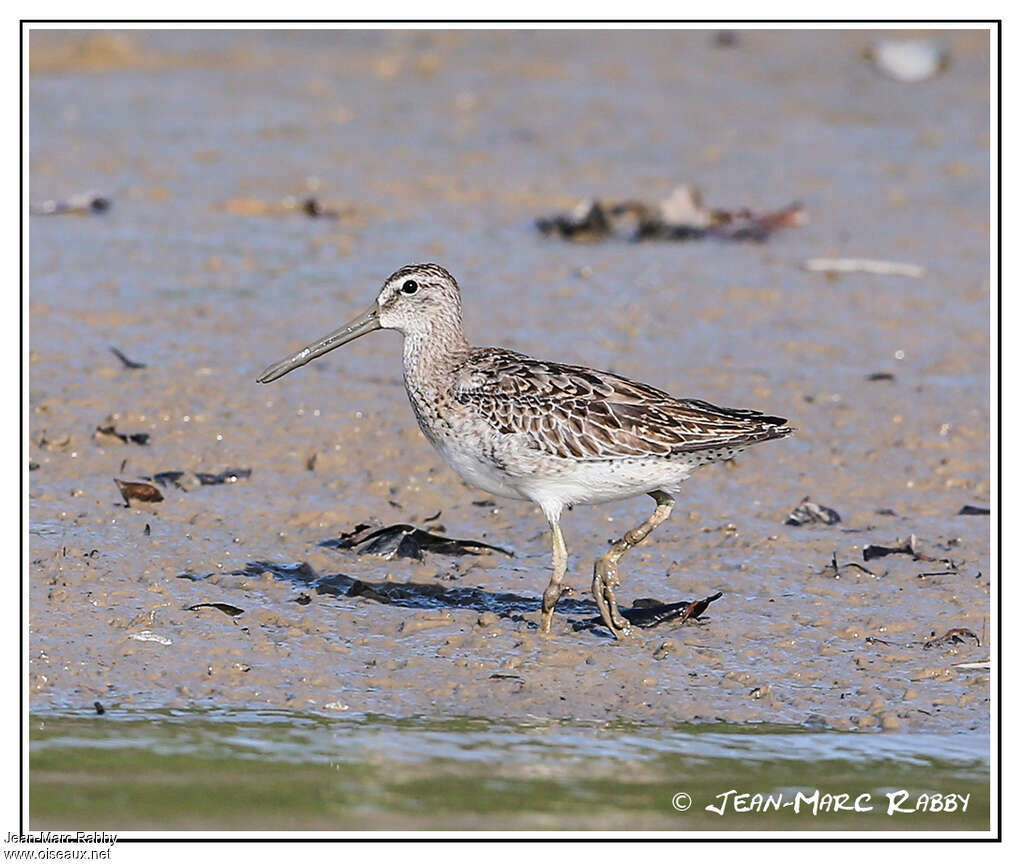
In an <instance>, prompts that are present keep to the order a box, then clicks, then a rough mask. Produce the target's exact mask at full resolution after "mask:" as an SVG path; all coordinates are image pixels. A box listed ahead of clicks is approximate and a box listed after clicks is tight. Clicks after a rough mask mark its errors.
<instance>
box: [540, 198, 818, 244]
mask: <svg viewBox="0 0 1024 865" xmlns="http://www.w3.org/2000/svg"><path fill="white" fill-rule="evenodd" d="M805 223H806V214H805V212H804V208H803V205H802V204H800V203H799V202H794V203H792V204H788V205H786V206H785V207H783V208H781V209H779V210H774V211H767V212H764V213H755V212H753V211H751V210H749V209H748V208H745V207H743V208H737V209H734V210H725V209H721V208H707V207H705V206H704V204H703V202H702V199H701V193H700V190H699V189H697V187H695V186H689V185H682V186H679V187H677V188H676V189H675V190H673V192H672V194H671V195H669V197H668V198H666V199H665V200H664V201H661V202H659V203H657V204H654V205H651V204H647V203H645V202H643V201H637V200H627V201H620V202H602V201H598V200H592V199H587V200H584V201H581V202H580V203H579V204H577V205H576V207H575V208H574V209H573V211H572V213H568V214H564V213H562V214H555V215H554V216H550V217H541V218H539V219H537V220H536V225H537V228H538V229H539V230H540V231H541V233H543V234H549V235H556V236H558V237H561V238H562V239H564V240H572V241H583V242H594V241H599V240H606V239H608V238H612V237H620V238H624V239H628V240H631V241H646V240H698V239H701V238H705V237H711V238H718V239H720V240H732V241H753V242H756V243H763V242H764V241H766V240H767V239H768V238H769V237H770V236H771V235H772V234H773V233H774V232H775V231H777V230H778V229H780V228H795V227H797V226H800V225H804V224H805Z"/></svg>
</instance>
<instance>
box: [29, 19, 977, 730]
mask: <svg viewBox="0 0 1024 865" xmlns="http://www.w3.org/2000/svg"><path fill="white" fill-rule="evenodd" d="M739 37H740V38H739V39H738V41H737V42H736V43H735V45H733V46H732V47H729V48H728V50H724V49H722V48H719V47H716V44H715V42H714V40H712V39H710V38H709V34H706V33H667V32H658V33H641V32H631V33H618V34H616V33H605V32H601V33H591V34H587V35H585V36H581V35H579V34H573V33H568V32H550V33H533V32H525V31H523V32H513V31H508V32H500V33H493V32H475V33H474V32H463V33H445V32H422V33H412V32H407V33H402V32H399V33H386V32H374V33H326V32H323V33H312V34H303V33H292V32H288V33H270V32H246V33H236V34H232V33H227V32H219V33H186V32H180V33H160V34H145V33H135V32H133V33H125V34H123V35H117V36H110V35H105V34H102V33H96V34H91V35H89V34H86V35H83V34H81V33H78V34H76V33H73V32H62V33H57V34H35V35H34V36H33V42H32V77H31V85H30V86H31V97H32V98H31V130H32V139H31V152H30V154H29V155H30V165H31V187H32V188H31V198H32V200H33V201H67V200H70V197H71V196H72V195H74V194H75V193H76V191H77V190H82V189H94V188H95V189H102V190H104V195H105V196H108V197H109V199H110V200H111V201H114V202H116V204H115V205H114V206H112V207H110V208H108V209H105V210H104V211H103V212H90V213H89V214H88V215H87V216H81V217H77V218H76V217H74V216H71V215H68V216H67V217H65V218H60V219H50V218H44V217H31V223H30V231H31V249H30V260H29V262H28V266H29V272H30V278H31V287H30V294H29V297H28V304H29V312H30V335H29V337H30V358H29V360H30V392H29V413H30V414H29V424H30V437H29V443H28V448H27V450H28V454H27V456H28V458H29V459H30V460H31V463H32V466H31V467H32V469H33V470H32V471H31V473H30V474H29V475H28V477H29V483H30V490H29V542H30V562H31V565H30V571H29V575H28V579H29V585H28V592H29V603H30V631H29V646H28V651H29V662H28V675H29V679H30V681H29V688H30V701H31V707H32V709H33V710H34V711H45V712H59V711H62V710H69V709H88V711H89V712H93V708H92V707H93V706H94V704H95V703H97V702H98V703H100V704H101V705H102V706H103V707H105V709H106V711H107V712H108V715H109V714H111V713H112V712H113V711H115V710H135V709H139V710H142V709H204V708H230V707H237V708H243V709H253V710H262V709H272V710H282V711H294V712H303V713H313V714H329V715H335V716H344V717H348V716H352V717H362V716H363V715H365V714H366V713H376V714H377V715H387V716H391V717H405V716H412V715H419V716H427V717H448V716H474V717H486V718H503V719H517V718H528V717H529V718H538V717H539V718H544V719H576V720H585V721H602V722H603V721H609V720H615V719H623V720H627V721H637V722H644V723H653V724H669V723H676V722H691V721H698V722H721V721H726V722H770V723H780V724H796V725H803V726H804V727H808V728H810V729H836V730H874V731H896V730H900V731H904V732H925V731H930V732H935V733H960V732H964V731H983V730H985V729H987V726H988V722H989V696H990V681H989V675H988V671H987V668H986V667H985V666H984V664H983V662H984V661H986V660H987V659H988V658H989V654H990V637H991V633H990V615H991V603H992V597H991V592H990V582H989V580H990V566H991V558H990V521H989V517H988V516H987V513H988V511H987V508H988V503H989V494H990V464H989V453H990V438H989V425H990V413H989V396H990V392H989V339H990V335H989V304H990V297H989V290H988V279H989V261H988V253H989V222H988V213H989V201H988V178H989V162H988V148H989V140H988V128H989V126H988V123H989V108H988V53H987V43H986V41H985V38H984V36H983V35H981V34H971V33H951V34H949V38H948V40H947V44H948V48H949V51H950V52H951V56H952V58H953V59H952V63H951V65H950V66H949V68H948V69H946V70H945V71H944V73H943V74H942V75H940V76H938V77H936V78H934V79H931V80H927V81H923V82H919V83H906V82H902V81H895V80H891V79H890V78H887V77H885V76H883V75H880V74H878V72H877V70H875V69H874V68H873V66H872V65H871V63H870V62H869V61H867V60H865V58H864V56H863V52H864V48H865V46H867V45H870V44H872V43H873V42H875V41H877V40H878V38H880V34H872V33H868V32H857V33H838V32H828V33H819V34H815V33H810V32H793V33H783V32H767V31H765V32H756V33H747V32H743V33H741V34H739ZM666 106H668V107H669V108H671V110H666ZM684 181H693V182H699V183H700V185H701V186H702V187H703V188H706V189H708V190H714V192H715V200H716V201H725V202H743V203H746V204H748V205H749V206H750V207H751V208H752V209H753V210H754V211H755V212H763V211H766V210H769V209H770V208H771V207H773V206H777V204H778V203H779V202H780V201H789V200H793V199H799V200H800V201H801V202H803V206H804V208H805V211H806V213H807V217H808V219H807V223H806V225H804V226H802V227H800V228H799V230H793V231H789V230H786V231H779V232H777V233H775V234H773V235H772V237H771V239H770V240H769V241H768V242H767V243H764V244H725V243H714V242H707V243H693V244H691V243H680V244H675V243H647V244H634V243H605V244H592V245H579V244H570V243H561V242H556V241H554V240H552V239H550V238H545V237H543V236H541V235H540V233H539V232H538V231H537V229H536V227H535V225H534V222H533V221H534V219H535V218H536V217H537V215H538V214H543V213H555V212H560V211H565V210H567V209H570V208H571V207H572V206H573V203H574V202H575V201H578V200H579V199H580V198H589V197H595V196H607V197H609V198H610V199H612V200H624V199H626V198H630V197H640V198H643V199H645V200H658V197H659V196H660V195H663V194H664V192H665V190H667V189H672V188H674V187H675V186H676V185H678V184H679V183H681V182H684ZM286 198H289V200H294V202H297V204H296V206H295V207H294V208H292V209H291V210H287V209H282V210H281V212H278V211H277V210H276V209H275V208H263V209H262V210H261V209H259V208H255V209H254V208H252V207H250V208H248V209H247V208H245V207H240V206H235V207H231V208H226V207H225V206H224V202H231V201H235V202H238V201H241V200H249V201H258V202H264V203H265V202H279V201H282V200H284V199H286ZM309 200H314V201H315V202H317V205H316V207H313V208H312V209H313V210H314V213H309V210H310V208H305V212H306V214H307V215H309V216H315V215H320V213H322V212H323V211H325V210H326V211H330V213H331V218H325V219H320V218H315V219H314V218H300V217H301V216H302V214H303V209H304V207H303V204H302V202H305V201H309ZM320 202H326V204H320ZM256 211H259V212H256ZM296 214H297V216H296ZM821 257H827V258H870V259H878V260H886V261H898V262H910V263H913V264H915V265H919V266H921V267H923V268H924V269H925V271H924V276H922V277H921V278H917V279H907V278H905V277H901V276H899V275H892V274H885V273H868V272H844V273H823V272H813V271H808V270H805V269H804V268H803V263H804V262H805V261H808V260H811V259H815V258H821ZM422 260H436V261H438V262H440V263H442V264H444V265H445V266H446V267H448V268H449V269H450V270H451V271H452V272H453V273H454V274H455V275H456V277H457V278H458V279H459V280H460V282H461V284H462V287H463V297H464V306H465V316H466V321H467V328H468V331H469V335H470V338H471V339H472V340H474V342H476V343H477V344H481V345H504V346H508V347H510V348H514V349H517V350H520V351H524V352H527V353H530V354H534V355H538V356H541V357H549V358H551V359H555V360H560V361H566V362H572V363H582V364H587V365H590V366H594V367H597V368H601V369H609V370H613V371H615V372H618V373H621V374H624V375H627V376H630V377H634V378H638V379H641V380H643V381H647V382H650V383H651V384H654V385H656V386H658V387H661V388H663V389H665V390H667V391H670V392H672V393H675V394H678V395H680V396H685V397H693V398H701V399H706V400H709V401H711V402H715V403H718V404H722V405H728V406H746V407H751V408H756V409H761V410H764V411H768V412H771V413H772V414H778V415H781V416H785V417H788V418H789V419H790V422H791V423H792V424H793V425H794V426H795V427H796V428H797V433H796V435H794V436H792V437H791V438H789V439H786V440H785V441H780V442H772V443H768V444H765V445H762V446H759V447H756V448H753V449H751V450H750V451H748V452H746V453H743V454H741V455H740V456H739V457H738V458H736V460H735V461H733V462H731V463H729V464H723V465H717V466H713V467H710V468H704V469H702V470H700V471H698V472H697V473H696V474H695V475H694V476H693V477H692V478H691V480H690V481H688V482H687V485H686V486H685V488H684V490H683V492H682V494H681V495H680V496H679V504H678V506H677V509H676V512H675V515H674V516H673V519H672V520H671V521H669V522H668V523H666V524H665V525H664V526H662V527H661V528H660V529H659V530H658V531H657V532H655V533H654V534H653V536H652V537H651V538H650V539H649V540H648V541H647V542H646V543H645V544H643V545H642V546H640V547H638V548H637V549H635V550H633V551H631V552H630V553H629V554H628V555H627V556H626V557H625V558H624V559H623V561H622V564H621V566H620V572H621V574H622V579H623V585H622V588H621V589H620V590H619V596H620V598H622V599H624V600H625V601H626V602H628V601H629V600H631V599H634V598H637V599H641V600H642V599H658V600H660V601H661V602H664V603H667V604H676V603H679V602H686V603H687V604H689V603H691V602H692V601H693V600H694V599H705V600H707V599H710V598H711V597H713V596H715V595H717V594H718V593H719V592H720V593H722V594H721V597H720V598H718V599H717V600H714V603H711V604H710V605H709V606H707V608H706V609H705V610H703V611H702V612H700V613H699V614H696V616H695V617H691V618H690V620H689V621H682V622H680V621H679V620H678V619H671V618H670V619H669V620H667V621H663V622H661V623H658V624H656V625H655V626H654V627H650V628H636V629H634V630H635V631H636V633H635V635H634V637H633V639H632V640H630V641H628V642H625V643H623V644H617V643H615V642H614V641H612V640H611V639H610V637H609V636H608V634H607V632H605V631H604V630H603V629H602V628H599V627H594V628H582V629H579V630H576V629H574V623H578V622H579V621H585V620H586V619H588V618H590V617H592V616H593V615H594V605H593V603H592V601H591V599H590V595H589V586H590V582H591V576H592V566H593V560H594V558H596V557H597V556H598V555H600V554H601V553H602V552H603V551H604V550H605V549H606V548H607V544H608V542H609V541H611V540H614V539H615V538H618V537H621V536H622V534H623V533H624V532H625V531H627V530H628V529H630V528H632V527H633V526H635V525H637V524H639V523H640V522H641V521H642V520H643V519H645V518H646V517H647V516H648V512H647V508H648V504H649V503H647V500H646V499H641V500H634V501H626V502H618V503H613V504H610V505H606V506H601V507H592V508H583V507H581V508H578V509H576V510H575V511H573V512H572V513H570V514H566V516H565V518H564V521H563V530H564V532H565V536H566V541H567V544H568V547H569V552H570V571H569V575H568V577H567V584H568V585H569V586H571V587H572V588H573V589H574V590H575V592H574V594H572V595H570V596H568V597H566V598H564V599H563V600H562V601H561V603H560V604H559V608H558V612H557V613H556V615H555V627H554V633H553V634H552V635H550V636H545V635H542V634H540V633H539V632H538V629H537V625H538V622H539V608H540V599H541V593H542V592H543V590H544V587H545V585H546V584H547V580H548V570H549V540H548V538H547V534H546V523H545V521H544V518H543V516H542V515H541V513H540V512H539V510H538V509H536V508H535V507H533V506H532V505H530V504H529V503H523V502H516V501H504V500H499V499H494V500H489V499H486V498H484V497H483V494H481V493H480V491H478V490H474V489H471V488H469V487H467V486H466V485H464V484H463V483H462V482H461V481H460V480H459V479H458V477H457V476H456V475H454V474H453V473H452V472H451V471H450V470H449V469H448V468H447V467H446V466H445V465H444V464H443V462H442V460H441V458H440V457H439V456H438V455H437V454H436V453H434V452H433V451H432V449H431V448H430V446H429V445H428V443H427V442H426V441H425V440H424V439H423V437H422V436H421V434H420V433H419V431H418V430H417V428H416V425H415V422H414V420H413V418H412V414H411V411H410V410H409V406H408V403H407V401H406V397H405V393H404V390H403V386H402V382H401V366H400V364H401V352H400V341H399V339H398V338H397V337H396V336H395V335H394V334H389V333H383V334H375V335H372V336H370V337H367V338H365V339H362V340H360V341H359V342H356V343H353V344H352V345H350V346H346V347H345V348H344V349H343V350H339V351H338V352H335V353H333V354H331V355H330V356H328V357H325V358H322V359H320V360H318V361H317V362H315V363H314V364H311V365H310V366H308V367H306V368H304V369H303V370H301V371H299V372H297V373H295V374H293V375H290V376H288V377H287V378H286V379H283V380H281V381H280V382H275V383H273V384H272V385H260V384H257V383H256V381H255V378H256V376H257V375H258V374H259V372H260V370H261V369H263V368H264V367H265V366H266V364H267V363H268V362H270V361H271V360H273V359H274V358H276V357H279V356H282V355H283V354H284V353H285V352H286V351H288V350H289V349H291V348H292V347H294V346H295V345H298V344H303V343H305V342H307V341H308V340H310V339H313V338H315V337H317V336H319V335H320V334H322V333H323V332H325V331H326V330H327V329H329V328H330V327H333V326H334V325H335V324H337V323H339V322H341V321H343V320H346V319H348V318H350V317H351V315H353V314H354V313H355V312H358V311H359V310H361V309H363V308H364V307H365V305H366V304H367V303H368V302H369V301H370V299H371V298H372V297H373V295H374V293H375V291H376V290H377V288H378V286H379V284H380V282H381V280H382V279H383V278H384V277H386V276H387V274H389V273H390V272H391V271H392V270H394V269H395V268H396V267H397V266H399V265H402V264H405V263H407V262H411V261H422ZM111 346H117V349H116V351H115V350H112V349H111ZM877 373H885V374H887V375H885V376H884V377H877V376H876V375H875V374H877ZM104 418H106V419H107V420H103V419H104ZM98 427H102V429H103V430H104V431H103V432H100V433H98ZM139 435H144V436H147V437H148V438H146V439H145V441H144V442H143V441H134V443H133V441H132V440H123V439H125V438H127V437H131V436H139ZM237 467H245V470H246V471H251V474H248V475H246V476H243V475H242V471H241V470H240V469H239V468H237ZM171 474H173V475H174V477H171ZM112 478H117V479H118V487H115V486H114V485H113V484H112V483H111V479H112ZM204 479H205V480H204ZM132 484H134V485H147V486H149V488H150V489H152V490H153V491H154V492H156V493H157V495H156V496H154V495H152V493H143V492H142V491H141V490H139V489H138V486H136V487H131V486H128V485H132ZM119 489H120V491H119ZM126 490H127V492H126ZM133 490H134V492H133ZM122 493H123V497H122ZM796 503H801V505H802V506H803V510H802V511H799V513H798V512H797V511H794V505H795V504H796ZM807 503H810V504H814V503H821V504H820V505H815V507H814V508H811V507H810V504H807ZM965 505H969V506H970V507H971V508H972V510H967V509H966V508H965ZM798 507H799V506H798ZM830 513H835V514H837V515H841V520H839V521H836V520H833V519H831V517H829V516H828V515H829V514H830ZM791 514H797V516H796V517H794V518H792V519H791ZM822 515H824V518H822ZM787 520H789V521H790V523H792V522H794V521H795V522H798V523H799V525H792V524H787ZM359 524H365V525H367V526H380V527H385V526H390V527H394V526H399V527H412V529H413V531H407V530H406V529H405V528H402V529H400V530H399V531H398V532H397V533H393V534H392V535H390V536H389V543H390V542H394V545H393V547H392V548H391V552H392V553H396V554H394V555H387V554H385V555H380V554H377V552H374V551H373V550H369V551H368V550H366V549H362V550H361V549H358V548H357V549H332V548H331V547H329V546H323V545H322V542H323V541H324V540H325V539H331V538H339V537H341V536H342V535H343V534H344V533H346V532H350V531H352V527H353V526H356V525H359ZM418 531H423V532H425V533H427V534H428V535H438V536H441V537H442V538H445V539H468V540H471V541H479V542H481V543H482V544H484V545H487V546H489V547H500V548H502V549H504V550H508V551H509V552H511V553H513V554H514V555H513V556H507V555H503V554H502V553H501V552H500V551H497V550H489V549H486V548H485V547H483V546H481V547H478V548H476V549H474V550H473V553H474V554H468V555H467V554H459V551H458V550H457V549H454V548H451V547H445V546H444V545H443V544H442V545H441V548H436V547H435V548H433V549H431V548H430V546H429V544H427V545H424V544H423V543H422V541H423V538H421V537H419V536H418V535H416V534H415V532H418ZM911 537H913V538H914V539H915V540H914V542H913V543H910V542H907V541H906V539H907V538H911ZM378 539H379V538H378ZM363 540H365V538H364V539H363ZM409 543H411V544H413V545H414V546H415V547H416V552H417V555H403V554H398V553H400V551H401V550H402V544H409ZM904 545H906V546H907V549H902V547H903V546H904ZM881 548H888V549H889V553H888V554H886V555H884V556H883V557H880V558H877V559H874V558H871V557H870V556H869V555H868V553H867V551H868V550H869V549H875V550H877V549H881ZM411 549H412V547H409V546H406V548H405V550H406V552H410V551H411ZM921 554H923V555H921ZM924 556H927V557H928V558H924ZM644 607H645V605H644V604H643V603H641V604H640V609H641V610H642V609H644ZM648 607H649V605H648ZM236 611H238V612H236ZM958 629H966V630H967V631H969V632H970V633H971V634H973V635H975V636H976V637H977V642H976V641H975V640H974V639H970V638H965V639H956V640H953V639H946V640H941V639H940V640H938V641H937V642H936V637H942V635H945V634H947V633H954V634H956V633H960V635H961V637H963V636H964V634H963V632H961V631H959V630H958ZM964 665H966V666H964ZM105 720H108V719H105Z"/></svg>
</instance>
